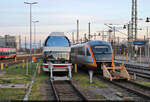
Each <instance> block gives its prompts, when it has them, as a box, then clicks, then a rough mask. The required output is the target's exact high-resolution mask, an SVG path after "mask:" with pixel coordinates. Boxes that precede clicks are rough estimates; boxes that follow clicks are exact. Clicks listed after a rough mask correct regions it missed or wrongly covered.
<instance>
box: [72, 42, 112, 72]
mask: <svg viewBox="0 0 150 102" xmlns="http://www.w3.org/2000/svg"><path fill="white" fill-rule="evenodd" d="M71 61H72V63H73V64H77V65H79V66H82V68H84V69H87V70H94V71H95V70H99V71H100V70H101V64H102V63H105V64H106V65H107V66H111V63H112V47H111V45H110V44H109V43H108V42H106V41H101V40H96V41H89V42H86V43H82V44H77V45H72V47H71Z"/></svg>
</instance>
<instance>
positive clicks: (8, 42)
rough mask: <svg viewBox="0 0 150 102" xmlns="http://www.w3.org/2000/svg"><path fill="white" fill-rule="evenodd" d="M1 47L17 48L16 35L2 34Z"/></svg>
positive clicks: (0, 38) (0, 37)
mask: <svg viewBox="0 0 150 102" xmlns="http://www.w3.org/2000/svg"><path fill="white" fill-rule="evenodd" d="M0 47H7V48H16V37H15V36H10V35H5V36H4V37H2V36H0Z"/></svg>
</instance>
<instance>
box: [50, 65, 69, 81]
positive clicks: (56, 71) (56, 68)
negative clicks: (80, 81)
mask: <svg viewBox="0 0 150 102" xmlns="http://www.w3.org/2000/svg"><path fill="white" fill-rule="evenodd" d="M71 66H72V64H71V63H68V64H54V63H49V71H50V79H51V80H71V78H72V74H71ZM62 75H63V76H62ZM64 75H65V76H64Z"/></svg>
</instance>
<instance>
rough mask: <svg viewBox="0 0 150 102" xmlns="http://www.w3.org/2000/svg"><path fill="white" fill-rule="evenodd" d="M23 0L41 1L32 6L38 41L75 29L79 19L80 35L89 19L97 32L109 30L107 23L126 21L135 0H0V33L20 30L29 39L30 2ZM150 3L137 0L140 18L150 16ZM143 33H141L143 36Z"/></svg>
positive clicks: (147, 0)
mask: <svg viewBox="0 0 150 102" xmlns="http://www.w3.org/2000/svg"><path fill="white" fill-rule="evenodd" d="M24 2H38V4H36V5H33V7H32V12H33V20H38V21H39V23H37V35H38V36H37V40H38V41H39V40H42V41H43V40H44V39H45V37H47V35H48V34H49V33H50V32H52V31H62V32H71V31H74V30H75V29H76V20H77V19H79V22H80V31H81V32H80V36H83V34H84V33H86V32H88V22H91V33H94V32H96V31H100V30H106V29H107V27H106V26H104V23H114V24H125V23H127V22H128V21H129V20H130V19H131V5H132V0H1V1H0V34H1V35H4V34H10V35H14V34H16V35H19V34H20V35H21V36H22V39H23V37H24V36H27V39H29V5H26V4H24ZM149 5H150V0H138V18H146V17H147V16H149V17H150V6H149ZM141 22H142V21H140V22H139V23H138V24H139V25H138V26H139V27H142V28H143V32H144V29H145V23H141ZM143 22H144V21H143ZM149 25H150V24H149ZM140 32H141V31H140ZM144 34H145V33H144ZM144 34H141V33H140V34H139V35H138V36H139V37H141V36H142V37H143V35H144ZM118 36H119V35H118ZM69 37H70V36H69ZM22 41H24V40H22Z"/></svg>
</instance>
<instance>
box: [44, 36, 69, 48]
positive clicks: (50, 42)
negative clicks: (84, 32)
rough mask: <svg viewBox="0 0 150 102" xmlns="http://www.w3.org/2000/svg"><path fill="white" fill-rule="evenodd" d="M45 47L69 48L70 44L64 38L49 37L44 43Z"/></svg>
mask: <svg viewBox="0 0 150 102" xmlns="http://www.w3.org/2000/svg"><path fill="white" fill-rule="evenodd" d="M45 46H50V47H58V46H61V47H69V46H70V42H69V40H68V39H67V38H66V37H65V36H51V37H48V39H47V41H46V42H45Z"/></svg>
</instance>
